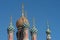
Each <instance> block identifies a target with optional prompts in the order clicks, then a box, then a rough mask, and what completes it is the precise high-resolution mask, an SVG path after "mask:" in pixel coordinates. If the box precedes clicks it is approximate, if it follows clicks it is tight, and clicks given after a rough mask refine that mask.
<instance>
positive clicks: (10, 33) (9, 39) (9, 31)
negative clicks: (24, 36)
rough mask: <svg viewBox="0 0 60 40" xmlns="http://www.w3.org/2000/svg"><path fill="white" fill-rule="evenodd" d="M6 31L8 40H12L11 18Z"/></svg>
mask: <svg viewBox="0 0 60 40" xmlns="http://www.w3.org/2000/svg"><path fill="white" fill-rule="evenodd" d="M7 31H8V40H13V35H14V27H13V24H12V16H11V19H10V24H9V27H8V29H7Z"/></svg>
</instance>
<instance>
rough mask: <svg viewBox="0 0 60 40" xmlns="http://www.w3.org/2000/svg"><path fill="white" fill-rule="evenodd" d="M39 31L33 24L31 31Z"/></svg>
mask: <svg viewBox="0 0 60 40" xmlns="http://www.w3.org/2000/svg"><path fill="white" fill-rule="evenodd" d="M37 31H38V30H37V29H36V28H35V26H34V25H33V27H32V29H31V32H32V33H37Z"/></svg>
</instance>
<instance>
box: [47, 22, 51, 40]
mask: <svg viewBox="0 0 60 40" xmlns="http://www.w3.org/2000/svg"><path fill="white" fill-rule="evenodd" d="M47 27H48V28H47V30H46V34H47V40H51V35H50V34H51V31H50V28H49V24H48V21H47Z"/></svg>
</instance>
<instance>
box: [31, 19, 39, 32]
mask: <svg viewBox="0 0 60 40" xmlns="http://www.w3.org/2000/svg"><path fill="white" fill-rule="evenodd" d="M30 31H31V33H37V31H38V30H37V29H36V27H35V20H34V19H33V27H32V29H31V30H30Z"/></svg>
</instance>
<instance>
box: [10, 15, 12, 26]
mask: <svg viewBox="0 0 60 40" xmlns="http://www.w3.org/2000/svg"><path fill="white" fill-rule="evenodd" d="M10 24H11V25H12V16H11V17H10Z"/></svg>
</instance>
